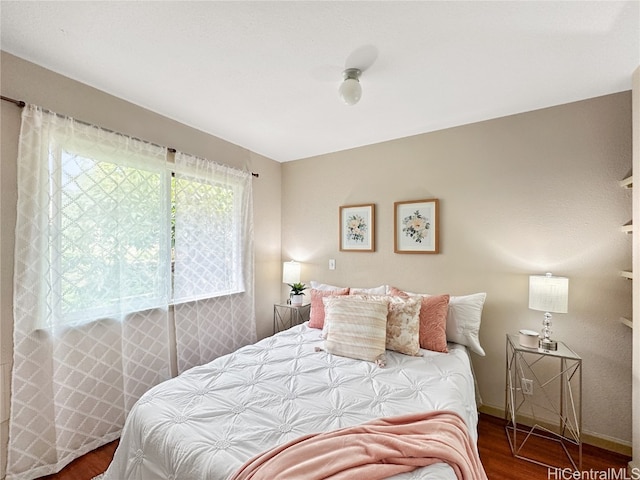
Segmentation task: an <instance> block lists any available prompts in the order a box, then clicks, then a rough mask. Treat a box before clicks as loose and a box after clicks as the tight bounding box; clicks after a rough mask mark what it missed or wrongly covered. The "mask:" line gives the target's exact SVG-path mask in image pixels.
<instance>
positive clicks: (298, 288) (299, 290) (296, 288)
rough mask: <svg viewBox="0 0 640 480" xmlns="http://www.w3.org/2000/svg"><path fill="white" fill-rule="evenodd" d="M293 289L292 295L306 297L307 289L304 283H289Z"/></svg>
mask: <svg viewBox="0 0 640 480" xmlns="http://www.w3.org/2000/svg"><path fill="white" fill-rule="evenodd" d="M287 285H289V286H290V287H291V295H304V292H303V290H306V289H307V286H306V285H305V284H304V283H287Z"/></svg>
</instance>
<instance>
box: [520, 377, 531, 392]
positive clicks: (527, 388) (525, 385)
mask: <svg viewBox="0 0 640 480" xmlns="http://www.w3.org/2000/svg"><path fill="white" fill-rule="evenodd" d="M522 393H524V394H525V395H533V380H530V379H528V378H523V379H522Z"/></svg>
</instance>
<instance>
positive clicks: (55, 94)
mask: <svg viewBox="0 0 640 480" xmlns="http://www.w3.org/2000/svg"><path fill="white" fill-rule="evenodd" d="M1 55H2V56H1V59H0V62H1V67H2V77H1V87H2V95H4V96H8V97H11V98H15V99H20V100H24V101H26V102H29V103H33V104H36V105H40V106H42V107H44V108H47V109H50V110H52V111H55V112H58V113H62V114H65V115H69V116H72V117H75V118H78V119H81V120H84V121H87V122H90V123H94V124H96V125H100V126H102V127H105V128H108V129H111V130H115V131H118V132H122V133H125V134H128V135H131V136H134V137H138V138H141V139H144V140H147V141H150V142H153V143H157V144H159V145H166V146H169V147H173V148H176V149H178V150H180V151H183V152H186V153H190V154H193V155H198V156H201V157H204V158H209V159H211V160H215V161H217V162H219V163H224V164H227V165H231V166H233V167H237V168H241V169H244V168H246V169H249V170H251V171H253V172H256V173H259V175H260V177H259V178H257V179H254V180H253V198H254V235H255V278H256V280H255V284H256V317H257V324H258V336H259V337H264V336H267V335H270V334H271V333H272V318H273V317H272V312H273V303H274V301H277V300H278V299H279V297H280V288H279V287H280V284H279V281H278V278H279V275H280V273H279V272H280V269H281V263H280V248H281V247H280V230H281V226H280V203H281V201H280V197H281V181H280V179H281V173H280V170H281V165H280V164H279V163H277V162H275V161H273V160H270V159H267V158H265V157H262V156H260V155H257V154H255V153H252V152H250V151H248V150H246V149H244V148H240V147H238V146H236V145H233V144H231V143H228V142H225V141H223V140H221V139H219V138H216V137H213V136H211V135H207V134H205V133H203V132H200V131H198V130H195V129H193V128H190V127H187V126H185V125H182V124H180V123H178V122H175V121H172V120H169V119H167V118H165V117H162V116H160V115H157V114H155V113H153V112H150V111H148V110H145V109H142V108H140V107H137V106H135V105H133V104H131V103H128V102H126V101H124V100H121V99H118V98H116V97H113V96H110V95H107V94H105V93H103V92H100V91H98V90H95V89H93V88H90V87H88V86H86V85H83V84H80V83H78V82H75V81H73V80H70V79H68V78H65V77H62V76H60V75H57V74H55V73H53V72H51V71H49V70H45V69H43V68H40V67H38V66H36V65H34V64H31V63H29V62H26V61H24V60H21V59H19V58H17V57H14V56H12V55H9V54H7V53H5V52H2V53H1ZM167 73H168V74H169V73H170V72H167ZM167 94H168V95H170V94H171V92H167ZM202 108H213V106H211V105H203V106H202ZM0 114H1V121H2V124H1V131H0V134H1V136H2V149H1V157H0V180H1V182H2V184H1V190H0V202H1V203H0V225H1V227H0V228H1V230H0V267H1V268H0V344H1V346H2V352H1V354H0V372H1V373H2V377H1V380H2V383H1V384H0V422H1V424H0V425H1V429H0V463H1V465H0V478H2V477H3V476H4V465H5V460H6V459H5V456H6V442H7V437H8V422H7V419H8V411H9V408H8V405H6V402H7V400H8V398H9V372H10V365H11V361H12V350H13V347H12V320H13V317H12V277H13V245H14V239H13V231H14V226H15V206H16V157H17V146H18V132H19V128H20V109H19V108H18V107H16V106H14V105H13V104H10V103H7V102H0Z"/></svg>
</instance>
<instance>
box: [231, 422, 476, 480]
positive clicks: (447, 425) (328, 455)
mask: <svg viewBox="0 0 640 480" xmlns="http://www.w3.org/2000/svg"><path fill="white" fill-rule="evenodd" d="M437 462H446V463H448V464H449V465H451V467H452V468H453V470H454V471H455V473H456V475H457V477H458V479H464V480H487V475H486V474H485V472H484V468H483V467H482V463H481V462H480V457H479V456H478V452H477V450H476V448H475V446H474V445H473V443H472V441H471V439H470V438H469V434H468V432H467V427H466V425H465V423H464V421H463V420H462V419H461V418H460V417H459V416H458V415H457V414H455V413H453V412H448V411H441V412H430V413H419V414H411V415H402V416H399V417H389V418H381V419H377V420H373V421H371V422H368V423H365V424H362V425H356V426H353V427H346V428H342V429H339V430H334V431H332V432H325V433H316V434H310V435H306V436H303V437H301V438H298V439H296V440H293V441H291V442H289V443H286V444H284V445H280V446H277V447H275V448H273V449H271V450H269V451H267V452H265V453H262V454H260V455H257V456H256V457H254V458H252V459H251V460H249V461H248V462H247V463H245V464H244V465H243V466H242V467H241V468H240V470H238V471H237V472H236V473H235V474H234V475H233V476H232V477H231V479H230V480H245V479H246V480H249V479H251V480H275V479H278V480H280V479H282V480H285V479H286V480H320V479H332V480H377V479H383V478H388V477H390V476H392V475H396V474H398V473H402V472H409V471H411V470H414V469H416V468H418V467H422V466H426V465H431V464H433V463H437Z"/></svg>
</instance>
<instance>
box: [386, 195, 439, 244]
mask: <svg viewBox="0 0 640 480" xmlns="http://www.w3.org/2000/svg"><path fill="white" fill-rule="evenodd" d="M393 205H394V208H393V210H394V244H393V245H394V252H395V253H440V238H439V237H440V211H439V201H438V199H437V198H428V199H424V200H408V201H403V202H395V203H394V204H393Z"/></svg>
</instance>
